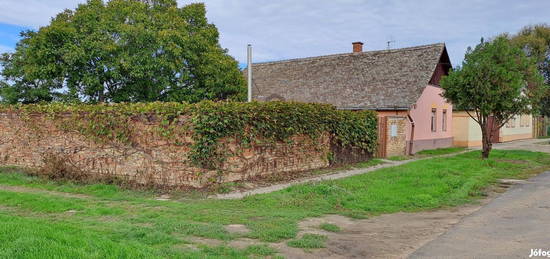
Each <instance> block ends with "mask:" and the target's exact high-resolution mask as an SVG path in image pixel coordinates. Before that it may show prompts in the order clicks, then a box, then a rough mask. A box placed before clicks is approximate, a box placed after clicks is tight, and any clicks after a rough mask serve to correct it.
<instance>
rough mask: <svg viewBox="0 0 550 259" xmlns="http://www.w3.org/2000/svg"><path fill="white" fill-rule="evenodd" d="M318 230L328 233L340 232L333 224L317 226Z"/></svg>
mask: <svg viewBox="0 0 550 259" xmlns="http://www.w3.org/2000/svg"><path fill="white" fill-rule="evenodd" d="M319 228H320V229H322V230H326V231H329V232H340V231H341V229H340V227H339V226H337V225H334V224H330V223H323V224H321V225H320V226H319Z"/></svg>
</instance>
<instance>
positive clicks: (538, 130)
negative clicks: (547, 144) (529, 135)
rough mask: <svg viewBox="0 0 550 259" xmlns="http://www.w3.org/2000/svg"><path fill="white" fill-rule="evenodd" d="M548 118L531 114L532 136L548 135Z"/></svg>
mask: <svg viewBox="0 0 550 259" xmlns="http://www.w3.org/2000/svg"><path fill="white" fill-rule="evenodd" d="M547 128H548V119H547V118H546V117H543V116H533V138H538V137H546V136H547V135H548V130H547Z"/></svg>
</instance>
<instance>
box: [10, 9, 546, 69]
mask: <svg viewBox="0 0 550 259" xmlns="http://www.w3.org/2000/svg"><path fill="white" fill-rule="evenodd" d="M81 2H83V1H78V0H48V1H43V0H2V1H0V51H9V50H13V48H14V46H15V43H16V42H17V38H18V34H19V31H21V30H23V29H26V28H29V29H37V28H38V27H40V26H44V25H47V24H48V22H49V21H50V19H51V17H52V16H54V15H55V14H57V13H59V12H61V11H62V10H63V9H65V8H69V9H73V8H75V7H76V6H77V5H78V4H79V3H81ZM189 2H199V1H196V0H192V1H179V3H180V5H183V4H186V3H189ZM200 2H205V3H206V6H207V11H208V14H207V16H208V18H209V19H210V21H211V22H213V23H214V24H216V26H217V27H218V29H219V31H220V34H221V38H220V42H221V45H222V46H223V47H224V48H227V49H229V53H230V54H231V55H232V56H234V57H235V58H237V60H239V62H241V63H244V62H245V60H246V44H247V43H252V44H253V46H254V59H255V61H270V60H281V59H288V58H298V57H308V56H318V55H327V54H335V53H345V52H349V51H351V42H353V41H363V42H365V49H366V50H377V49H385V48H386V42H387V41H389V40H391V41H394V43H392V47H393V48H399V47H408V46H415V45H421V44H430V43H436V42H445V43H446V44H447V47H448V49H449V54H450V56H451V60H452V62H453V64H459V63H460V62H461V60H462V58H463V55H464V51H465V50H466V48H467V47H468V46H473V45H475V44H477V43H478V42H479V40H480V38H481V37H485V38H489V37H492V36H495V35H497V34H499V33H502V32H511V33H515V32H517V31H518V30H520V29H521V28H522V27H523V26H525V25H528V24H535V23H550V16H549V15H548V10H550V0H462V1H458V0H452V1H451V0H439V1H436V0H429V1H428V0H414V1H412V0H277V1H273V0H205V1H200Z"/></svg>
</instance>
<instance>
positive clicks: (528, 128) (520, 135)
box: [453, 111, 533, 147]
mask: <svg viewBox="0 0 550 259" xmlns="http://www.w3.org/2000/svg"><path fill="white" fill-rule="evenodd" d="M453 132H454V145H455V146H459V147H478V146H481V144H482V142H481V128H480V126H479V124H478V123H477V122H475V121H474V119H472V118H471V117H470V116H469V115H468V114H467V113H466V112H463V111H457V112H454V113H453ZM529 138H533V117H532V116H531V115H528V114H525V115H518V116H515V117H514V118H512V119H511V120H509V121H508V123H506V124H505V125H504V126H503V127H502V128H500V130H499V131H498V132H496V135H495V136H493V139H492V142H493V143H499V142H507V141H512V140H519V139H529Z"/></svg>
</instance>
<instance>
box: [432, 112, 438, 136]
mask: <svg viewBox="0 0 550 259" xmlns="http://www.w3.org/2000/svg"><path fill="white" fill-rule="evenodd" d="M436 131H437V109H435V108H433V109H432V132H436Z"/></svg>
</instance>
